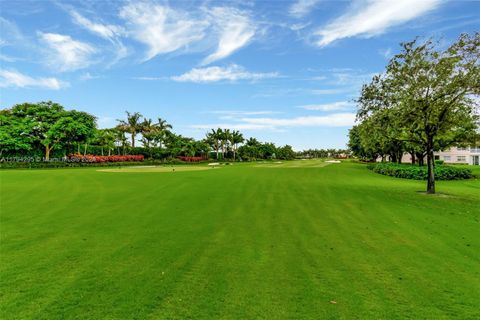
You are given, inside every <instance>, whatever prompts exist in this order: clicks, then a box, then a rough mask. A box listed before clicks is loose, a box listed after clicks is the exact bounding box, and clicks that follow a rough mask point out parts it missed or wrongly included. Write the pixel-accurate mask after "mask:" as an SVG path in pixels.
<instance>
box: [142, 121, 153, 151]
mask: <svg viewBox="0 0 480 320" xmlns="http://www.w3.org/2000/svg"><path fill="white" fill-rule="evenodd" d="M156 131H157V126H156V125H155V124H153V122H152V119H143V122H142V143H143V145H144V146H145V147H146V148H150V147H151V144H152V141H153V139H154V137H155V133H156Z"/></svg>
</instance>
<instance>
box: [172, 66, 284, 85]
mask: <svg viewBox="0 0 480 320" xmlns="http://www.w3.org/2000/svg"><path fill="white" fill-rule="evenodd" d="M278 76H279V75H278V73H277V72H269V73H254V72H249V71H246V70H245V69H244V68H242V67H241V66H239V65H236V64H232V65H230V66H228V67H225V68H223V67H217V66H214V67H207V68H194V69H192V70H190V71H189V72H187V73H184V74H182V75H180V76H174V77H172V80H174V81H178V82H197V83H206V82H216V81H223V80H228V81H237V80H261V79H266V78H275V77H278Z"/></svg>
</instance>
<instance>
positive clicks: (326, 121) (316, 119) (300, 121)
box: [240, 113, 355, 128]
mask: <svg viewBox="0 0 480 320" xmlns="http://www.w3.org/2000/svg"><path fill="white" fill-rule="evenodd" d="M240 120H241V121H243V122H246V123H248V124H254V125H264V126H268V127H275V128H277V127H303V126H317V127H318V126H322V127H343V126H351V125H353V124H354V123H355V113H334V114H330V115H326V116H307V117H296V118H283V119H281V118H242V119H240Z"/></svg>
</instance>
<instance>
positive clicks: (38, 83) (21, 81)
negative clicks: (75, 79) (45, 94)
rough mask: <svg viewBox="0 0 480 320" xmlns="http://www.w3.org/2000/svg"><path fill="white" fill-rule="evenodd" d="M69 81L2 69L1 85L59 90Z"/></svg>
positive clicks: (0, 72) (0, 74)
mask: <svg viewBox="0 0 480 320" xmlns="http://www.w3.org/2000/svg"><path fill="white" fill-rule="evenodd" d="M67 86H68V83H65V82H62V81H60V80H58V79H56V78H32V77H30V76H27V75H25V74H22V73H20V72H17V71H15V70H0V87H2V88H7V87H11V88H15V87H16V88H42V89H52V90H58V89H61V88H64V87H67Z"/></svg>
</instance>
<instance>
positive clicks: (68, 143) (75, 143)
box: [0, 101, 296, 161]
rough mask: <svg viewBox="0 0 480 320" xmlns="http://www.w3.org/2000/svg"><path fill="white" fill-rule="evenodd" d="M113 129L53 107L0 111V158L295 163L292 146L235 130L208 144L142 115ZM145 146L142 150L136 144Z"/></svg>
mask: <svg viewBox="0 0 480 320" xmlns="http://www.w3.org/2000/svg"><path fill="white" fill-rule="evenodd" d="M117 122H118V124H117V125H116V126H114V127H112V128H106V129H98V128H97V124H96V118H95V116H93V115H91V114H89V113H87V112H82V111H77V110H66V109H65V108H64V107H63V106H61V105H60V104H58V103H55V102H51V101H48V102H39V103H22V104H17V105H14V106H13V107H11V108H9V109H3V110H0V156H1V157H3V158H5V157H25V156H27V157H42V158H43V159H44V160H47V161H48V160H49V159H50V158H51V155H52V153H53V154H54V156H55V157H57V158H60V157H66V156H67V155H69V154H74V153H76V154H83V155H86V154H94V155H112V154H117V155H126V154H143V155H144V156H145V157H147V158H151V159H166V158H175V157H178V156H187V157H202V158H204V159H208V158H215V159H218V160H223V159H229V160H234V161H235V160H239V159H242V160H257V159H272V158H277V159H293V158H295V156H296V154H295V152H294V151H293V149H292V147H291V146H289V145H285V146H281V147H277V146H275V144H274V143H269V142H260V141H258V140H257V139H255V138H249V139H245V138H244V136H243V134H242V133H241V132H239V131H237V130H230V129H222V128H218V129H212V130H211V131H210V132H208V133H207V134H206V136H205V138H204V139H200V140H196V139H193V138H190V137H184V136H182V135H179V134H176V133H174V132H173V131H172V129H173V127H172V125H171V124H169V123H168V122H167V121H166V120H165V119H162V118H157V120H152V119H150V118H145V117H143V116H142V114H140V113H139V112H128V111H127V112H126V119H121V120H117ZM139 141H140V143H141V145H140V146H138V144H137V142H139Z"/></svg>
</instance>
